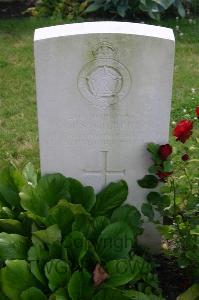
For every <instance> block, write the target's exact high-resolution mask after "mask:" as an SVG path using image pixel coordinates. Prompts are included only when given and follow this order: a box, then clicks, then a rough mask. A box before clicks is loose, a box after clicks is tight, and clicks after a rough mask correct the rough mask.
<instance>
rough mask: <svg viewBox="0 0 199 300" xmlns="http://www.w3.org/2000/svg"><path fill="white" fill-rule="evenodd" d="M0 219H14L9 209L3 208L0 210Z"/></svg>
mask: <svg viewBox="0 0 199 300" xmlns="http://www.w3.org/2000/svg"><path fill="white" fill-rule="evenodd" d="M0 218H1V219H14V218H15V215H14V213H13V211H12V210H11V209H10V208H8V207H5V206H3V207H1V208H0Z"/></svg>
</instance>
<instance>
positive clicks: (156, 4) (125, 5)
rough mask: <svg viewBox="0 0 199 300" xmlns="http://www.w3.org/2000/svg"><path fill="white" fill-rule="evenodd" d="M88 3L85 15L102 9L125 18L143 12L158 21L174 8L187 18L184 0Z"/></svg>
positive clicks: (93, 0)
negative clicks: (127, 15)
mask: <svg viewBox="0 0 199 300" xmlns="http://www.w3.org/2000/svg"><path fill="white" fill-rule="evenodd" d="M86 3H88V6H87V8H86V9H85V13H92V12H96V11H98V10H99V9H101V10H104V11H105V12H106V11H107V12H109V13H114V14H117V15H119V16H121V17H125V16H126V14H127V13H129V12H131V13H132V12H134V13H135V12H136V11H142V12H146V13H147V14H148V15H149V16H150V17H151V18H153V19H158V18H159V17H160V15H161V14H162V13H163V12H164V11H166V10H167V9H169V8H170V7H172V6H173V7H175V8H176V9H177V12H178V14H179V15H180V16H182V17H184V16H185V9H184V5H183V3H184V1H183V0H177V1H176V0H147V1H146V0H137V1H129V0H111V1H109V0H90V1H86Z"/></svg>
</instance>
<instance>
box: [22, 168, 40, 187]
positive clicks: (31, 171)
mask: <svg viewBox="0 0 199 300" xmlns="http://www.w3.org/2000/svg"><path fill="white" fill-rule="evenodd" d="M22 174H23V176H24V178H25V179H26V180H27V182H28V183H29V184H31V185H32V186H33V187H35V186H36V185H37V179H38V174H37V172H36V171H35V168H34V166H33V164H32V163H31V162H29V163H28V164H27V165H26V166H25V167H24V169H23V171H22Z"/></svg>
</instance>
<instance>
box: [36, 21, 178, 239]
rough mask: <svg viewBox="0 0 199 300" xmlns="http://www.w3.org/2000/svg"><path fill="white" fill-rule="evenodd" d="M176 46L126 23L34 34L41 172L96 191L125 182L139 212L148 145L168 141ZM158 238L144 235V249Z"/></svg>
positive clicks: (159, 30)
mask: <svg viewBox="0 0 199 300" xmlns="http://www.w3.org/2000/svg"><path fill="white" fill-rule="evenodd" d="M174 45H175V43H174V36H173V32H172V30H171V29H168V28H163V27H158V26H150V25H143V24H133V23H125V22H122V23H120V22H94V23H81V24H70V25H61V26H54V27H48V28H42V29H38V30H36V32H35V65H36V83H37V84H36V85H37V103H38V120H39V136H40V158H41V170H42V173H52V172H61V173H63V174H64V175H66V176H70V177H75V178H77V179H79V180H80V181H82V182H83V183H84V184H89V185H93V186H94V187H95V189H96V191H99V190H100V189H101V188H102V187H103V186H104V185H105V184H107V183H109V182H110V181H116V180H118V179H121V178H124V179H125V180H126V181H127V182H128V185H129V198H128V201H129V202H131V203H132V204H135V205H137V206H138V207H140V205H141V203H142V202H143V201H144V198H145V191H144V190H142V189H141V188H139V187H138V185H137V183H136V181H137V179H140V178H141V177H143V176H144V175H145V174H146V172H147V168H148V165H149V164H150V160H149V156H148V154H147V153H146V144H147V143H149V142H155V143H166V142H167V141H168V134H169V121H170V106H171V97H172V76H173V62H174V47H175V46H174ZM147 228H149V226H147ZM158 239H159V237H158V236H157V234H156V233H154V230H153V229H151V228H150V229H149V230H148V232H147V231H146V233H145V237H144V241H146V242H147V243H148V244H149V245H150V244H151V245H154V244H157V243H158Z"/></svg>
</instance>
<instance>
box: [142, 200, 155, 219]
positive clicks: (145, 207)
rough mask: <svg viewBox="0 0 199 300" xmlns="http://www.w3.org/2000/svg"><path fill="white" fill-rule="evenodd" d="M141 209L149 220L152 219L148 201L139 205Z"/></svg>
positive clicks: (152, 215) (151, 209)
mask: <svg viewBox="0 0 199 300" xmlns="http://www.w3.org/2000/svg"><path fill="white" fill-rule="evenodd" d="M141 211H142V213H143V215H144V216H146V217H148V218H149V220H150V221H153V218H154V211H153V207H152V206H151V204H150V203H143V204H142V207H141Z"/></svg>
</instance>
